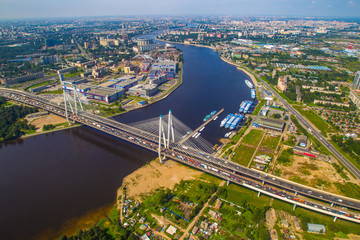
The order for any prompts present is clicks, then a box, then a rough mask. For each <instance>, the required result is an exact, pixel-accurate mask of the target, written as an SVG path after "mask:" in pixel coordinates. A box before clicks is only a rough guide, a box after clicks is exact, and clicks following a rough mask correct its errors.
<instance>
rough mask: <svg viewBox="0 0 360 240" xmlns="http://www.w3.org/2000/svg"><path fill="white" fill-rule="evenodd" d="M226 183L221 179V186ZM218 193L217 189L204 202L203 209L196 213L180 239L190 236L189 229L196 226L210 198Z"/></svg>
mask: <svg viewBox="0 0 360 240" xmlns="http://www.w3.org/2000/svg"><path fill="white" fill-rule="evenodd" d="M224 184H225V181H221V182H220V184H219V187H222V186H224ZM216 193H217V191H216V192H214V193H213V194H212V195H211V196H210V197H209V199H208V200H207V202H206V203H205V204H204V206H203V207H202V208H201V210H200V212H199V213H198V215H196V217H195V218H194V219H193V220H192V221H191V223H190V224H189V226H188V227H187V228H186V230H185V232H184V234H183V235H182V236H181V238H180V240H184V239H185V237H187V236H188V234H189V231H190V230H191V229H192V228H193V227H194V225H195V223H196V222H197V221H198V220H199V218H200V216H201V215H202V214H203V212H204V210H205V209H206V208H207V207H208V206H209V202H210V199H211V198H212V197H214V196H215V194H216Z"/></svg>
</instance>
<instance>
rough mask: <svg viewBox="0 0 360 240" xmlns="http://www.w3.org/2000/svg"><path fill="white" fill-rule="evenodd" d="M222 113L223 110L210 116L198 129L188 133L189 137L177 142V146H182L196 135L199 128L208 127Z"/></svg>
mask: <svg viewBox="0 0 360 240" xmlns="http://www.w3.org/2000/svg"><path fill="white" fill-rule="evenodd" d="M223 111H224V108H222V109H220V110H219V111H218V112H217V113H215V115H214V116H212V117H211V118H210V119H208V120H207V121H206V122H204V123H203V124H201V125H200V127H198V128H197V129H195V130H194V131H193V132H192V133H190V134H189V135H187V136H186V137H184V138H183V139H181V140H180V141H179V143H178V144H180V145H181V144H183V143H184V142H186V141H187V140H189V139H190V138H191V137H192V136H194V134H195V133H197V132H198V131H199V130H200V129H201V128H203V127H205V126H206V125H208V124H209V123H210V122H211V121H212V120H214V118H215V117H217V116H219V115H220V114H221V113H222V112H223Z"/></svg>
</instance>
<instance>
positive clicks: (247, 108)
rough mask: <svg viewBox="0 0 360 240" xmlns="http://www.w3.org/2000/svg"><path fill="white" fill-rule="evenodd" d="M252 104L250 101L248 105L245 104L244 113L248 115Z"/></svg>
mask: <svg viewBox="0 0 360 240" xmlns="http://www.w3.org/2000/svg"><path fill="white" fill-rule="evenodd" d="M252 104H253V102H252V101H248V103H247V104H246V106H245V108H244V113H248V112H249V110H250V108H251V106H252Z"/></svg>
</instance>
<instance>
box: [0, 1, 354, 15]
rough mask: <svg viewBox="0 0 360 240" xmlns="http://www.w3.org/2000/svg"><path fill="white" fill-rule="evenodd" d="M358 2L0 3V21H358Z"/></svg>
mask: <svg viewBox="0 0 360 240" xmlns="http://www.w3.org/2000/svg"><path fill="white" fill-rule="evenodd" d="M359 10H360V2H359V0H346V1H341V0H328V1H326V0H306V1H300V0H273V1H268V0H252V1H249V0H226V1H215V0H209V1H205V0H198V1H190V0H183V1H171V0H170V1H166V0H156V1H145V0H134V1H124V0H122V1H115V0H107V1H99V0H89V1H85V0H77V1H75V2H74V1H70V0H64V1H62V2H61V4H59V3H58V2H55V1H52V0H50V1H44V0H34V1H31V2H29V1H25V0H0V19H23V18H49V17H87V16H121V15H147V16H150V15H168V16H171V15H175V16H176V15H182V16H184V15H247V16H249V15H251V16H262V15H267V16H304V17H305V16H314V17H326V16H327V17H358V16H359V14H358V13H359Z"/></svg>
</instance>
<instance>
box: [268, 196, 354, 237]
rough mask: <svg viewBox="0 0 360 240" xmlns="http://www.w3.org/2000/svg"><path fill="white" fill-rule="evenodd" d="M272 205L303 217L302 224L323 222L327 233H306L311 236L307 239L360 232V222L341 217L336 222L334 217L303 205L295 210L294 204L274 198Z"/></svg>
mask: <svg viewBox="0 0 360 240" xmlns="http://www.w3.org/2000/svg"><path fill="white" fill-rule="evenodd" d="M272 207H273V208H275V209H278V210H283V211H286V212H289V213H290V214H292V215H295V216H297V217H298V218H300V219H301V225H302V226H304V225H305V226H306V223H317V224H323V225H324V226H325V228H326V234H325V235H316V234H310V233H306V234H305V235H306V236H309V237H308V238H305V239H317V238H313V236H322V237H323V239H334V236H335V233H338V232H342V233H346V234H349V233H355V234H360V228H359V224H356V223H352V222H348V221H344V220H341V219H337V220H336V222H333V218H332V217H330V216H327V215H324V214H320V213H316V212H313V211H310V210H307V209H304V208H301V207H297V208H296V209H295V211H294V210H292V207H293V206H292V205H290V204H288V203H285V202H283V201H280V200H276V199H274V201H273V203H272ZM310 237H311V238H310Z"/></svg>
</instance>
